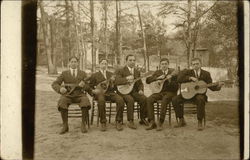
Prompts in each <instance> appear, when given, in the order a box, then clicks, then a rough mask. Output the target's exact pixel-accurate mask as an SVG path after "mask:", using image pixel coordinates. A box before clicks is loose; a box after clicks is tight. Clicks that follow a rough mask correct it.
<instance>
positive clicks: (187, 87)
mask: <svg viewBox="0 0 250 160" xmlns="http://www.w3.org/2000/svg"><path fill="white" fill-rule="evenodd" d="M220 82H227V83H228V82H229V83H230V82H231V83H232V81H231V80H225V81H220ZM218 84H219V82H215V83H209V84H207V83H206V82H204V81H197V82H187V83H182V84H181V88H180V92H181V95H182V97H183V98H184V99H191V98H193V97H194V96H195V95H196V94H204V93H206V91H207V88H208V87H212V86H216V85H218Z"/></svg>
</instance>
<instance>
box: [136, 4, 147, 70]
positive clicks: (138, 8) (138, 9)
mask: <svg viewBox="0 0 250 160" xmlns="http://www.w3.org/2000/svg"><path fill="white" fill-rule="evenodd" d="M136 7H137V11H138V17H139V22H140V28H141V32H142V38H143V55H144V65H145V68H146V71H149V56H148V55H147V46H146V37H145V32H144V28H143V24H142V19H141V12H140V7H139V4H138V1H137V0H136Z"/></svg>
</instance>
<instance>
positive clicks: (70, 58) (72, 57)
mask: <svg viewBox="0 0 250 160" xmlns="http://www.w3.org/2000/svg"><path fill="white" fill-rule="evenodd" d="M74 58H75V59H76V61H77V62H78V61H79V59H78V58H77V57H76V56H71V57H69V62H70V61H71V60H72V59H74Z"/></svg>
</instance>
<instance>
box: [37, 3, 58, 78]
mask: <svg viewBox="0 0 250 160" xmlns="http://www.w3.org/2000/svg"><path fill="white" fill-rule="evenodd" d="M38 6H39V8H40V12H41V27H42V31H43V40H44V45H45V52H46V55H47V64H48V74H57V68H56V64H55V63H53V58H52V57H53V53H52V52H53V50H52V43H53V42H52V41H51V38H52V36H51V35H52V34H51V33H52V31H51V25H50V23H49V15H48V14H47V13H46V12H45V11H44V5H43V1H41V0H40V1H38ZM54 57H55V56H54ZM54 62H55V58H54Z"/></svg>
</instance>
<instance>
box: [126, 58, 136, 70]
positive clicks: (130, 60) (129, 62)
mask: <svg viewBox="0 0 250 160" xmlns="http://www.w3.org/2000/svg"><path fill="white" fill-rule="evenodd" d="M127 65H128V66H129V67H131V68H133V67H135V56H129V57H128V59H127Z"/></svg>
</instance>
